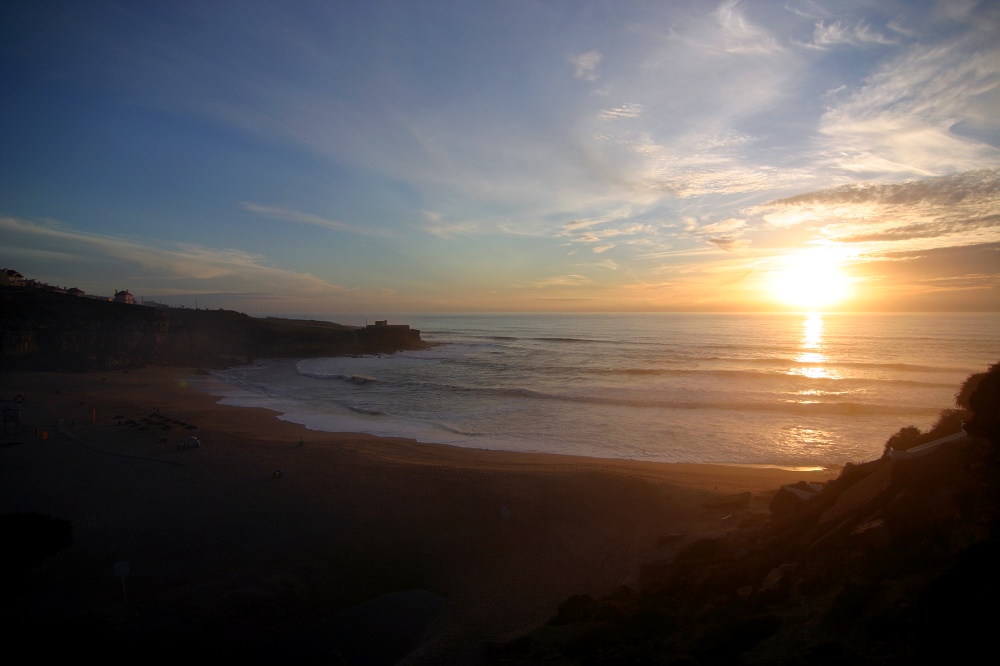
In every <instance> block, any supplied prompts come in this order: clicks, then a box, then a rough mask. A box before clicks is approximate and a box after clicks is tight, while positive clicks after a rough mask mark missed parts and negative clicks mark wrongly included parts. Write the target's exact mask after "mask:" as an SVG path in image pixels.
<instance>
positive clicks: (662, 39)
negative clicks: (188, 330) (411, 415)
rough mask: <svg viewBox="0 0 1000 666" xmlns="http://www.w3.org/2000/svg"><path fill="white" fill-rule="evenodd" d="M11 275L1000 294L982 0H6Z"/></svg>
mask: <svg viewBox="0 0 1000 666" xmlns="http://www.w3.org/2000/svg"><path fill="white" fill-rule="evenodd" d="M0 81H2V90H3V94H2V95H0V264H3V266H4V267H7V268H12V269H15V270H18V271H20V272H21V273H22V274H24V275H25V276H26V277H29V278H35V279H39V280H41V281H43V282H47V283H49V284H53V285H59V286H64V287H78V288H80V289H83V290H84V291H86V292H87V293H88V294H103V295H111V294H112V293H114V291H116V290H122V289H128V290H129V291H130V292H132V294H134V295H135V296H136V297H137V298H140V299H144V300H156V301H160V302H167V303H171V304H176V305H185V306H186V307H195V306H197V307H203V308H216V307H224V308H229V309H235V310H239V311H242V312H247V313H250V314H276V315H282V314H303V313H309V314H319V315H330V316H335V315H336V314H338V313H367V314H371V315H373V316H376V317H377V316H385V315H389V314H394V313H427V314H429V313H446V312H497V311H508V312H512V311H517V312H523V311H544V312H568V311H580V312H605V311H661V310H662V311H745V310H751V311H753V310H788V309H792V310H798V309H817V308H821V309H827V310H830V309H834V310H862V311H865V310H874V311H882V310H886V311H892V310H909V311H923V310H990V311H997V310H1000V2H996V1H985V2H976V1H975V0H949V1H945V0H941V1H931V0H928V1H916V0H914V1H910V0H906V1H903V0H873V1H852V0H838V1H837V2H833V0H823V1H813V0H780V1H774V2H772V1H770V0H758V1H753V0H744V1H734V0H724V1H716V2H710V1H704V0H690V1H689V0H663V1H657V2H638V1H630V0H615V1H611V0H609V1H601V2H597V1H588V0H573V1H570V0H565V1H552V2H548V1H542V0H535V1H528V0H495V1H491V2H468V1H465V0H462V1H457V2H444V1H436V0H423V1H421V0H412V1H400V2H385V1H382V0H372V1H366V2H346V1H345V2H319V1H309V0H301V1H296V2H264V1H258V0H243V1H240V2H227V1H225V0H211V1H210V2H205V1H203V0H202V1H199V2H183V1H172V2H156V1H150V2H141V3H137V2H131V1H129V2H114V1H101V0H93V1H89V2H77V1H73V2H59V1H54V0H50V1H39V0H30V1H29V2H21V1H20V0H5V2H3V3H0Z"/></svg>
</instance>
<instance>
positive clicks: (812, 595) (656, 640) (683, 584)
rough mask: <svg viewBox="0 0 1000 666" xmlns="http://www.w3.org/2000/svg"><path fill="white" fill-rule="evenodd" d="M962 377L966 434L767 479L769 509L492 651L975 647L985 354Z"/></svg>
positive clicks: (986, 484) (985, 436)
mask: <svg viewBox="0 0 1000 666" xmlns="http://www.w3.org/2000/svg"><path fill="white" fill-rule="evenodd" d="M975 381H976V382H978V387H977V388H976V390H975V391H974V392H972V391H969V390H963V391H960V393H959V399H958V404H959V406H960V407H968V406H971V407H972V409H973V410H974V412H965V413H964V416H966V417H968V418H969V425H968V426H967V428H968V430H969V431H970V432H972V433H973V434H974V435H975V437H970V436H964V435H961V434H960V435H957V436H956V438H955V439H954V440H952V441H947V442H945V443H941V444H937V445H935V444H933V443H932V444H931V445H930V446H929V447H927V448H925V449H917V448H910V449H908V450H906V451H903V450H897V451H896V452H890V451H888V450H887V452H886V455H885V456H883V457H882V458H881V459H879V460H875V461H871V462H867V463H863V464H859V465H848V466H847V467H846V468H845V469H844V470H843V472H842V473H841V475H840V476H839V477H838V478H837V479H835V480H833V481H831V482H829V483H828V484H827V485H826V486H824V487H822V488H818V489H817V488H811V487H809V486H807V485H806V484H799V486H798V487H794V486H793V487H785V488H782V489H780V490H779V491H777V492H776V493H775V494H774V495H773V497H772V498H771V499H770V509H771V511H770V516H769V517H767V516H766V515H760V514H753V513H751V512H749V511H747V512H745V513H744V514H743V516H742V524H741V525H740V527H739V528H738V529H736V530H734V531H732V532H730V533H729V534H727V535H726V536H724V537H721V538H717V539H708V540H702V541H698V542H695V543H692V544H690V545H688V546H687V547H685V548H682V549H681V550H680V551H679V552H678V553H677V554H676V556H675V557H674V558H673V559H672V560H669V561H663V562H651V563H649V564H647V565H645V566H644V567H643V568H642V571H641V574H640V587H639V589H638V590H632V589H630V588H628V587H622V588H619V589H618V590H615V591H614V592H612V593H610V594H609V595H608V596H606V597H603V598H600V599H593V598H591V597H589V596H586V595H578V596H575V597H571V598H569V599H567V600H566V601H565V602H564V603H563V604H562V605H561V606H560V607H559V609H558V611H557V612H556V614H555V615H554V616H553V618H552V619H551V621H550V622H549V624H548V625H547V626H545V627H541V628H539V629H537V630H536V631H534V632H532V633H531V634H530V635H527V636H525V637H523V638H521V639H518V640H516V641H513V642H511V643H509V644H506V645H503V646H498V647H496V649H495V650H493V661H494V662H495V663H497V664H535V663H545V664H692V665H693V664H737V663H738V664H769V665H770V664H783V665H789V666H790V665H793V664H809V665H810V666H812V665H815V664H844V663H863V664H900V665H902V664H915V663H948V662H951V661H954V660H956V659H960V658H961V657H962V656H963V655H964V656H973V655H977V654H989V653H990V652H992V650H993V636H992V630H993V629H994V626H993V625H994V622H993V613H992V611H991V610H990V609H991V608H992V605H993V602H994V601H995V600H996V599H997V594H998V593H1000V584H998V583H1000V571H998V567H997V563H998V562H1000V559H998V557H1000V540H998V534H1000V533H998V517H1000V437H998V436H997V431H996V429H995V427H993V426H994V425H995V423H996V419H997V416H996V415H997V414H1000V399H998V395H1000V391H998V390H997V387H998V386H1000V363H998V364H996V365H994V366H992V367H991V368H990V371H989V372H988V373H985V374H983V375H979V376H977V377H976V380H975ZM966 388H968V387H966ZM970 393H971V398H969V397H968V396H969V394H970ZM950 413H951V412H948V413H947V414H946V417H947V416H948V414H950ZM991 428H992V429H991ZM946 434H947V433H946ZM747 500H749V498H747Z"/></svg>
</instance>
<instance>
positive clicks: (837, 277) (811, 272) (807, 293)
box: [770, 252, 850, 310]
mask: <svg viewBox="0 0 1000 666" xmlns="http://www.w3.org/2000/svg"><path fill="white" fill-rule="evenodd" d="M770 289H771V293H772V294H773V296H774V298H775V299H776V300H778V301H780V302H781V303H784V304H785V305H791V306H795V307H799V308H803V309H810V310H812V309H818V308H826V307H830V306H832V305H836V304H838V303H840V302H841V301H843V300H844V299H845V298H847V296H848V295H849V294H850V279H849V278H848V277H847V276H846V275H844V273H843V272H842V270H841V268H840V261H839V260H838V259H837V258H836V257H833V256H831V255H830V254H826V253H822V252H801V253H798V254H792V255H788V256H786V257H784V258H783V260H782V264H781V266H780V268H778V269H777V270H776V271H775V273H774V275H773V277H772V278H771V284H770Z"/></svg>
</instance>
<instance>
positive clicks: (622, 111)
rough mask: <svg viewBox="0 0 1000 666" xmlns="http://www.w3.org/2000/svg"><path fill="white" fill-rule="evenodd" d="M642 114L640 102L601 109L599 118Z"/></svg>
mask: <svg viewBox="0 0 1000 666" xmlns="http://www.w3.org/2000/svg"><path fill="white" fill-rule="evenodd" d="M640 115H642V104H634V103H633V104H623V105H622V106H619V107H616V108H614V109H608V110H606V111H601V120H619V119H621V118H638V117H639V116H640Z"/></svg>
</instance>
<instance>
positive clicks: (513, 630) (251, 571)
mask: <svg viewBox="0 0 1000 666" xmlns="http://www.w3.org/2000/svg"><path fill="white" fill-rule="evenodd" d="M190 373H191V369H190V368H147V369H143V370H135V371H130V372H106V373H97V374H94V373H91V374H56V373H5V374H4V375H3V376H2V377H0V397H2V398H3V399H4V400H5V401H9V400H11V399H12V398H13V397H14V396H15V395H18V394H20V395H23V396H24V403H23V405H22V408H21V409H22V424H23V427H22V428H21V429H20V430H18V431H17V432H14V431H13V427H12V424H7V425H8V431H7V433H6V435H5V437H4V444H5V445H4V446H2V447H0V513H12V512H37V513H41V514H45V515H51V516H53V517H56V518H60V519H63V520H68V521H70V523H71V524H72V535H73V543H72V546H71V547H70V548H67V549H65V550H63V551H61V552H59V553H57V554H56V555H55V556H53V557H50V558H49V559H47V560H46V561H45V562H44V563H42V564H41V565H40V566H38V567H35V568H33V569H32V570H31V571H30V572H28V573H27V574H24V575H22V576H20V577H19V580H18V581H17V585H16V586H15V594H14V595H11V596H9V597H8V600H7V601H6V602H5V604H4V615H5V618H4V620H5V622H6V623H7V625H8V626H12V627H14V628H15V629H17V630H19V631H20V632H22V634H23V635H29V634H38V635H41V636H48V635H64V636H66V635H69V636H73V637H74V639H75V640H78V641H84V642H88V641H92V642H93V643H94V644H95V646H101V649H105V650H112V651H114V650H131V649H133V648H135V647H136V646H142V647H158V648H160V649H162V650H164V651H170V652H173V651H176V650H181V651H184V650H188V649H191V648H197V649H201V650H206V651H211V652H218V653H220V654H225V655H229V656H240V657H242V658H244V659H245V660H247V661H253V662H256V661H264V660H265V659H266V660H273V659H276V658H277V659H284V660H289V661H300V662H310V661H324V662H326V663H330V662H333V663H337V660H341V661H342V662H343V663H352V664H364V663H393V662H395V661H396V660H398V659H403V661H404V663H410V664H425V663H426V664H432V663H477V662H478V661H479V660H480V658H481V655H482V649H483V645H484V644H486V643H489V642H500V641H505V640H509V639H511V638H514V637H517V636H518V635H520V634H522V633H523V632H525V631H527V630H529V629H530V628H532V627H533V626H537V625H538V624H541V623H544V622H545V621H546V620H547V619H548V618H549V617H551V616H552V615H553V614H554V613H555V612H556V609H557V607H558V605H559V603H560V602H561V601H563V600H564V599H566V598H567V597H568V596H570V595H571V594H578V593H587V594H591V595H595V596H596V595H602V594H607V593H610V592H611V591H612V590H614V589H615V588H616V587H618V586H620V585H630V586H632V587H635V584H636V578H637V576H638V573H639V566H640V564H642V563H644V562H648V561H653V560H658V559H665V558H669V557H670V556H671V555H672V554H673V553H674V552H675V551H676V549H677V548H679V547H681V546H683V545H684V544H685V543H688V542H690V541H691V540H694V539H697V538H700V537H703V536H706V535H711V534H718V533H724V532H727V531H730V530H733V529H736V528H737V525H738V524H739V522H740V521H742V520H744V519H745V518H746V517H747V515H748V513H750V514H759V515H761V516H762V515H763V514H765V513H766V510H767V509H766V507H767V501H768V498H769V493H770V492H771V491H773V490H775V489H777V488H778V487H779V486H780V485H782V484H786V483H794V482H796V481H800V480H807V481H820V480H825V479H828V478H831V477H833V476H835V475H836V473H837V471H838V470H835V469H831V470H828V471H792V470H782V469H777V468H758V467H738V466H720V465H690V464H665V463H644V462H632V461H614V460H600V459H592V458H578V457H571V456H553V455H543V454H526V453H510V452H503V451H486V450H475V449H460V448H455V447H449V446H441V445H430V444H420V443H416V442H413V441H410V440H405V439H388V438H378V437H373V436H370V435H363V434H353V433H328V432H318V431H311V430H307V429H305V428H304V427H302V426H299V425H296V424H292V423H288V422H285V421H281V420H280V419H278V418H276V417H277V416H278V414H276V413H275V412H272V411H269V410H263V409H249V408H239V407H230V406H225V405H219V404H217V402H216V400H217V398H215V397H213V396H210V395H208V394H206V393H204V392H201V391H199V390H197V389H196V388H194V386H196V385H197V382H198V381H199V378H197V377H194V376H192V375H191V374H190ZM12 404H13V403H11V402H4V406H5V407H9V406H12ZM116 417H120V418H116ZM143 419H146V420H145V421H144V420H143ZM43 434H44V437H45V438H43ZM190 436H196V437H198V438H199V440H200V442H201V446H200V447H197V448H187V447H181V446H179V445H180V444H182V443H183V442H184V441H185V440H186V438H188V437H190ZM300 442H301V444H300ZM745 491H750V492H751V493H752V494H753V497H754V499H753V500H752V501H751V503H750V505H749V507H744V506H735V507H734V506H732V505H727V504H726V502H725V501H719V500H725V499H726V498H728V497H730V496H733V495H735V494H737V493H742V492H745ZM125 563H127V564H125ZM116 564H118V566H119V573H121V571H122V568H123V567H126V566H127V570H128V574H127V575H126V576H124V578H121V577H116V576H115V565H116Z"/></svg>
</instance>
